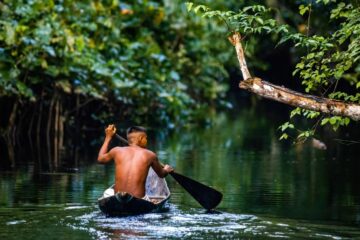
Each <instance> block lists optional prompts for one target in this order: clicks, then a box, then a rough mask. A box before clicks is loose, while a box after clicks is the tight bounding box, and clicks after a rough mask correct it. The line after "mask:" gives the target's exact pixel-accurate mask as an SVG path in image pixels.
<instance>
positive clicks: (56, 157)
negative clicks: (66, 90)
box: [54, 97, 60, 170]
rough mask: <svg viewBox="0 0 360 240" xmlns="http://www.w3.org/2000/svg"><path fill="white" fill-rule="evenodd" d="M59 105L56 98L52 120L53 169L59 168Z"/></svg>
mask: <svg viewBox="0 0 360 240" xmlns="http://www.w3.org/2000/svg"><path fill="white" fill-rule="evenodd" d="M59 105H60V100H59V98H58V97H57V98H56V103H55V119H54V168H55V170H57V169H58V166H59V108H60V107H59Z"/></svg>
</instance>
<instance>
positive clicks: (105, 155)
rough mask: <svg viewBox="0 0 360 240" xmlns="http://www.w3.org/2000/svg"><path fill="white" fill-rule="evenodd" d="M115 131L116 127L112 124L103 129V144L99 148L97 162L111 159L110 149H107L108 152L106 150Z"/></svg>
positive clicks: (105, 161)
mask: <svg viewBox="0 0 360 240" xmlns="http://www.w3.org/2000/svg"><path fill="white" fill-rule="evenodd" d="M115 132H116V128H115V126H114V125H109V126H108V127H107V128H106V129H105V140H104V143H103V145H102V146H101V148H100V151H99V154H98V159H97V160H98V162H99V163H107V162H109V161H110V160H111V159H113V154H112V151H109V152H107V151H108V148H109V144H110V141H111V138H112V136H113V135H114V134H115Z"/></svg>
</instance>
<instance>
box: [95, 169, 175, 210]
mask: <svg viewBox="0 0 360 240" xmlns="http://www.w3.org/2000/svg"><path fill="white" fill-rule="evenodd" d="M145 190H146V192H145V194H146V196H147V197H148V198H149V199H150V200H151V201H147V200H144V199H140V198H136V197H134V196H131V195H130V194H128V193H125V194H121V193H116V194H115V193H114V185H113V186H111V187H110V188H108V189H106V190H105V192H104V194H103V195H102V197H101V198H99V199H98V205H99V208H100V210H101V211H102V212H103V213H105V214H106V215H107V216H112V217H121V216H129V215H138V214H144V213H150V212H163V211H165V210H166V208H165V204H166V202H167V201H168V200H169V198H170V190H169V188H168V186H167V183H166V181H165V179H163V178H159V177H158V176H157V174H156V173H155V172H154V170H153V169H152V168H150V169H149V173H148V176H147V178H146V184H145Z"/></svg>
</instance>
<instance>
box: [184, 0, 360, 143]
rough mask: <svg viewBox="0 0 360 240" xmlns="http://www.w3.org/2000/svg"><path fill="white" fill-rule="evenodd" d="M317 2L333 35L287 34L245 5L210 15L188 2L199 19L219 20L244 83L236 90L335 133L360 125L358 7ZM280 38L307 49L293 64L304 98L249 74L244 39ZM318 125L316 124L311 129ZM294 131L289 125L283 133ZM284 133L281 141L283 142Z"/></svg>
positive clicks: (265, 12)
mask: <svg viewBox="0 0 360 240" xmlns="http://www.w3.org/2000/svg"><path fill="white" fill-rule="evenodd" d="M331 2H332V3H330V1H328V0H323V1H322V0H318V1H317V3H316V4H325V5H327V6H328V8H329V9H331V11H330V12H331V14H330V21H336V26H337V28H336V29H335V30H334V32H327V33H325V34H323V35H317V34H313V35H311V36H310V35H309V33H308V32H307V34H303V33H296V32H291V31H289V29H290V28H289V26H287V25H284V24H278V23H277V22H276V21H275V19H274V18H273V15H274V13H273V11H272V10H271V9H268V8H266V7H264V6H261V5H253V6H247V7H244V8H243V9H241V10H239V11H238V12H233V11H218V10H215V11H214V10H211V9H210V8H208V7H207V6H205V5H198V6H194V5H193V3H187V6H188V10H189V11H191V10H193V11H194V12H201V14H202V16H203V17H208V18H217V19H219V20H220V21H221V22H225V23H226V25H227V26H228V28H229V37H228V38H229V40H230V42H231V43H232V45H233V46H234V47H235V50H236V54H237V57H238V61H239V64H240V69H241V72H242V75H243V78H244V80H243V81H240V84H239V87H240V88H242V89H246V90H248V91H250V92H253V93H255V94H258V95H260V96H262V97H265V98H269V99H272V100H275V101H279V102H282V103H286V104H288V105H291V106H295V107H297V108H296V109H295V110H294V111H292V114H291V115H290V116H291V117H294V116H296V115H302V116H304V117H307V118H318V119H319V120H318V121H320V122H321V125H325V124H331V125H332V126H333V128H334V129H337V128H338V127H339V126H341V125H348V124H349V122H350V119H351V120H353V121H358V120H360V105H359V103H360V93H358V91H357V89H358V88H359V87H360V81H359V80H358V79H357V76H358V75H359V73H358V72H359V70H360V65H359V59H360V46H359V44H358V42H359V40H360V22H359V19H360V7H359V6H358V5H356V4H351V3H348V4H345V3H339V4H337V5H334V3H333V2H335V1H331ZM310 10H311V4H310V5H308V6H304V5H301V6H300V13H301V14H306V13H307V12H308V14H310ZM263 33H266V34H278V35H281V37H282V38H281V40H280V41H279V43H278V44H282V43H284V42H286V41H289V40H292V41H293V42H294V43H295V47H298V48H305V49H306V53H305V54H304V56H302V57H301V58H300V62H299V63H298V64H297V65H296V68H295V70H294V75H296V76H298V77H299V78H300V80H301V81H302V84H303V85H304V86H305V91H306V92H307V93H311V94H303V93H299V92H295V91H292V90H290V89H287V88H285V87H280V86H276V85H274V84H271V83H268V82H266V81H263V80H261V79H260V78H257V77H252V76H251V74H250V71H249V70H248V67H247V64H246V59H245V55H246V54H245V53H244V50H243V47H242V44H243V42H244V41H245V40H244V39H245V38H249V37H252V36H254V35H257V34H263ZM340 81H342V82H346V83H347V84H348V86H347V88H346V89H347V90H341V89H338V86H339V84H338V83H339V82H340ZM315 126H317V124H316V125H315ZM292 128H294V125H293V124H290V123H289V122H287V123H285V125H283V126H282V128H281V129H282V130H288V129H292ZM312 134H314V129H312V130H309V131H306V132H305V133H304V132H302V133H300V134H299V135H298V139H302V138H304V137H308V136H310V135H312ZM287 136H288V135H287V134H286V133H284V134H283V135H282V137H281V138H287Z"/></svg>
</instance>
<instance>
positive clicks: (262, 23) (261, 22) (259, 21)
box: [255, 17, 264, 25]
mask: <svg viewBox="0 0 360 240" xmlns="http://www.w3.org/2000/svg"><path fill="white" fill-rule="evenodd" d="M255 21H257V22H258V23H260V24H261V25H264V20H262V19H261V18H260V17H255Z"/></svg>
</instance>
